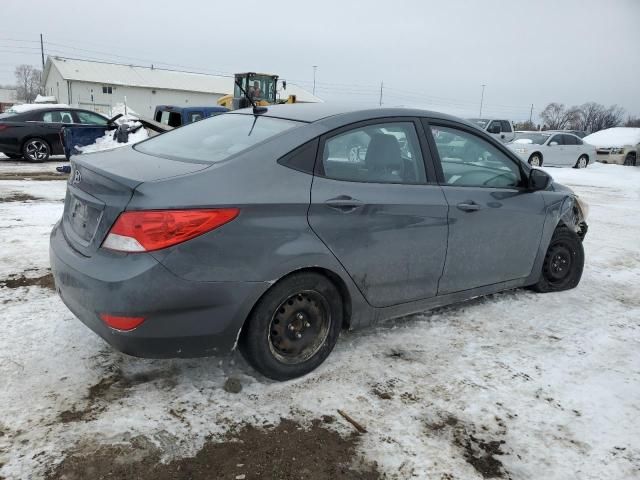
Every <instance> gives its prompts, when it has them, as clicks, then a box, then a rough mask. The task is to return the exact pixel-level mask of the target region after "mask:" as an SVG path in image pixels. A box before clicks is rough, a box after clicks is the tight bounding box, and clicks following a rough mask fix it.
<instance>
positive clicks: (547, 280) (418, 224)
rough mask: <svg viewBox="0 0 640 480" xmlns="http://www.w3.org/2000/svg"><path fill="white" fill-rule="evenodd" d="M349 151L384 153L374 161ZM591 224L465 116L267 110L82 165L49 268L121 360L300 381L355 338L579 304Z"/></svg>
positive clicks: (573, 201)
mask: <svg viewBox="0 0 640 480" xmlns="http://www.w3.org/2000/svg"><path fill="white" fill-rule="evenodd" d="M345 137H356V138H357V139H358V142H362V141H364V138H363V137H366V139H368V140H367V145H366V153H365V155H364V158H360V157H359V156H358V157H355V158H350V154H349V151H348V150H347V149H345V148H343V147H344V145H348V144H350V139H349V138H345ZM336 145H338V146H339V147H340V148H333V147H335V146H336ZM585 212H586V209H585V205H584V204H583V203H582V201H581V200H580V199H578V198H577V197H576V195H574V193H573V192H572V191H571V190H569V189H568V188H567V187H564V186H562V185H559V184H557V183H555V182H553V181H552V179H551V177H549V175H548V174H547V173H545V172H544V171H542V170H539V169H532V168H530V167H529V165H527V164H525V163H523V162H522V161H521V160H519V159H518V157H517V156H515V155H514V154H513V153H512V152H511V151H509V150H508V149H507V148H506V147H505V146H504V145H502V143H501V142H499V141H497V140H495V139H493V138H492V137H491V136H490V135H487V134H486V133H484V132H482V131H480V130H479V129H478V128H476V127H475V126H473V125H472V124H470V123H467V122H465V121H462V120H459V119H456V118H454V117H450V116H447V115H442V114H438V113H432V112H426V111H422V110H406V109H375V110H361V111H345V110H340V109H338V108H334V107H332V106H330V105H304V104H299V105H283V106H271V107H268V111H267V112H266V113H263V114H260V115H258V114H254V113H253V112H252V110H250V109H249V110H238V111H234V112H230V113H228V114H225V115H220V116H217V117H214V118H210V119H206V120H203V121H200V122H196V123H194V124H191V125H187V126H185V127H182V128H180V129H177V130H174V131H171V132H168V133H166V134H164V135H160V136H157V137H155V138H152V139H149V140H146V141H144V142H141V143H139V144H137V145H135V146H133V147H123V148H121V149H119V150H117V151H113V152H104V153H94V154H87V155H82V156H80V157H77V158H74V157H72V172H71V175H70V179H69V184H68V189H67V196H66V200H65V208H64V214H63V217H62V219H61V221H60V222H58V224H57V225H56V226H55V227H54V229H53V231H52V233H51V250H50V251H51V266H52V269H53V273H54V276H55V282H56V286H57V289H58V291H59V292H60V295H61V297H62V299H63V301H64V302H65V303H66V304H67V306H68V307H69V308H70V310H71V311H72V312H73V313H75V315H77V316H78V317H79V318H80V319H81V320H82V321H83V322H84V323H85V324H86V325H87V326H89V327H90V328H91V329H93V330H94V331H95V332H96V333H98V334H99V335H101V336H102V337H103V338H104V339H105V340H106V341H107V342H109V343H110V344H111V345H113V346H114V347H115V348H116V349H118V350H120V351H122V352H125V353H128V354H132V355H137V356H144V357H180V356H195V355H210V354H214V353H216V352H224V351H228V350H230V349H232V348H235V346H236V345H238V346H239V348H240V350H241V351H242V352H243V354H244V355H245V357H246V358H247V360H248V361H249V362H250V363H251V364H252V365H253V366H254V367H255V368H256V369H257V370H259V371H260V372H262V373H263V374H264V375H266V376H268V377H271V378H274V379H288V378H293V377H296V376H299V375H303V374H305V373H307V372H309V371H311V370H313V369H314V368H316V367H317V366H318V365H320V364H321V363H322V362H323V361H324V360H325V358H326V357H327V355H329V352H330V351H331V350H332V348H333V346H334V345H335V343H336V341H337V338H338V335H339V333H340V331H341V329H343V328H359V327H363V326H366V325H368V324H371V323H372V322H374V321H377V320H381V319H387V318H392V317H399V316H403V315H407V314H411V313H415V312H420V311H423V310H425V309H429V308H432V307H436V306H442V305H445V304H450V303H453V302H458V301H461V300H466V299H469V298H472V297H475V296H478V295H486V294H490V293H494V292H498V291H501V290H505V289H511V288H516V287H525V286H530V287H533V288H534V289H535V290H537V291H540V292H549V291H559V290H565V289H569V288H573V287H575V286H576V285H577V284H578V282H579V281H580V277H581V274H582V269H583V264H584V253H583V249H582V238H583V236H584V235H585V233H586V229H587V226H586V223H585Z"/></svg>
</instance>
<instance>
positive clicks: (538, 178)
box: [529, 168, 552, 191]
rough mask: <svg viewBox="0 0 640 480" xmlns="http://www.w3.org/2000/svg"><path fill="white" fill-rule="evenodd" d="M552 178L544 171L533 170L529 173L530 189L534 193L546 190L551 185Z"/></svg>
mask: <svg viewBox="0 0 640 480" xmlns="http://www.w3.org/2000/svg"><path fill="white" fill-rule="evenodd" d="M551 180H552V179H551V176H550V175H549V174H548V173H547V172H545V171H544V170H540V169H539V168H532V169H531V172H530V173H529V188H530V189H531V190H533V191H537V190H545V189H546V188H547V187H548V186H549V184H550V183H551Z"/></svg>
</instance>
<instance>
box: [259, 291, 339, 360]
mask: <svg viewBox="0 0 640 480" xmlns="http://www.w3.org/2000/svg"><path fill="white" fill-rule="evenodd" d="M330 329H331V310H330V308H329V302H328V301H327V299H326V298H325V297H324V296H323V295H322V294H321V293H319V292H317V291H315V290H303V291H300V292H297V293H294V294H293V295H290V296H289V297H287V299H286V300H285V301H284V302H282V303H281V304H280V305H279V306H278V308H277V309H276V311H275V312H274V314H273V316H272V317H271V322H270V323H269V332H268V341H269V348H270V350H271V353H272V354H273V356H274V357H276V358H277V359H278V360H279V361H280V362H282V363H287V364H297V363H302V362H305V361H306V360H309V359H310V358H311V357H313V356H314V355H315V354H316V353H318V351H319V350H320V349H321V348H322V345H324V343H325V341H326V339H327V336H328V335H329V330H330Z"/></svg>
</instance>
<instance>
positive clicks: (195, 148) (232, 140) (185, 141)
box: [134, 114, 303, 163]
mask: <svg viewBox="0 0 640 480" xmlns="http://www.w3.org/2000/svg"><path fill="white" fill-rule="evenodd" d="M300 125H303V124H302V123H300V122H295V121H292V120H284V119H281V118H273V117H264V116H256V115H243V114H230V115H218V116H216V117H210V118H207V119H206V120H201V121H199V122H196V123H191V124H189V125H186V126H184V127H182V128H178V129H176V130H172V131H170V132H167V133H163V134H162V135H158V136H157V137H153V138H150V139H149V140H146V141H144V142H142V143H139V144H137V145H136V146H135V147H134V148H135V149H136V150H138V151H140V152H142V153H148V154H150V155H156V156H158V157H169V158H179V159H184V160H197V161H204V162H211V163H215V162H220V161H222V160H225V159H227V158H229V157H230V156H232V155H235V154H237V153H240V152H242V151H244V150H247V149H248V148H250V147H252V146H254V145H256V144H258V143H260V142H263V141H265V140H268V139H269V138H271V137H274V136H276V135H278V134H280V133H282V132H284V131H286V130H289V129H291V128H294V127H297V126H300Z"/></svg>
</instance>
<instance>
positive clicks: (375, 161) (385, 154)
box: [321, 122, 426, 184]
mask: <svg viewBox="0 0 640 480" xmlns="http://www.w3.org/2000/svg"><path fill="white" fill-rule="evenodd" d="M321 174H323V175H324V176H325V177H327V178H332V179H335V180H345V181H350V182H369V183H408V184H419V183H426V175H425V170H424V161H423V159H422V153H421V150H420V143H419V141H418V135H417V133H416V127H415V125H414V124H413V122H388V123H379V124H370V125H365V126H362V127H357V128H354V129H353V130H349V131H346V132H344V133H340V134H338V135H336V136H333V137H330V138H328V139H327V140H326V142H325V143H324V148H323V151H322V172H321Z"/></svg>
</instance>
